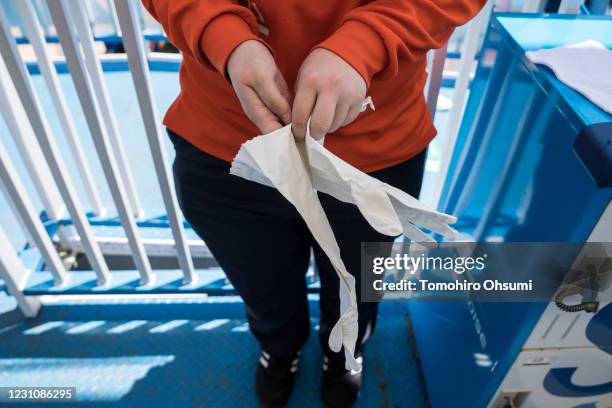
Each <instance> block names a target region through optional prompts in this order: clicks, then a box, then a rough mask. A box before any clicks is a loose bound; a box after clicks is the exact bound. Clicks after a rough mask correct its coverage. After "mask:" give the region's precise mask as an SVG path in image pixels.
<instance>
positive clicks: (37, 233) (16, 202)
mask: <svg viewBox="0 0 612 408" xmlns="http://www.w3.org/2000/svg"><path fill="white" fill-rule="evenodd" d="M0 180H1V181H2V187H3V188H4V191H5V192H6V195H7V201H8V202H9V204H10V205H11V207H13V210H14V211H15V212H16V213H17V214H19V217H20V218H21V221H22V222H23V224H24V225H25V227H26V230H27V231H28V232H29V234H30V237H31V238H32V240H33V241H34V243H35V244H36V247H37V248H38V250H39V251H40V252H41V254H42V256H43V258H44V259H45V263H46V266H47V268H48V269H49V271H50V272H51V273H52V274H53V278H54V280H55V283H56V284H58V285H61V284H62V283H64V282H65V281H66V279H67V275H66V269H65V268H64V264H63V263H62V260H61V259H60V257H59V255H58V254H57V251H56V250H55V247H54V246H53V242H51V238H49V234H47V230H46V229H45V226H44V225H43V223H42V222H41V221H40V218H38V214H37V213H36V209H35V208H34V205H33V204H32V202H31V201H30V197H28V193H27V192H26V189H25V187H24V186H23V183H22V182H21V177H19V174H17V170H16V169H15V166H13V163H12V161H11V158H10V156H9V154H8V152H7V151H6V149H5V148H4V146H3V145H2V143H0Z"/></svg>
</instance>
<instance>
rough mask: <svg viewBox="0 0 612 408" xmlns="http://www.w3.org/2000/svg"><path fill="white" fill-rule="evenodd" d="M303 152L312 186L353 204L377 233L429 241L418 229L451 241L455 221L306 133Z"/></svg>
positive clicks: (455, 232) (430, 240) (453, 237)
mask: <svg viewBox="0 0 612 408" xmlns="http://www.w3.org/2000/svg"><path fill="white" fill-rule="evenodd" d="M305 140H306V151H307V152H308V163H309V165H310V173H311V177H312V185H313V187H314V188H315V189H316V190H318V191H321V192H323V193H327V194H329V195H331V196H333V197H335V198H336V199H338V200H340V201H344V202H345V203H350V204H355V205H356V206H357V208H359V211H360V212H361V214H362V215H363V217H364V218H365V219H366V220H367V221H368V223H369V224H370V225H371V226H372V227H373V228H374V229H375V230H376V231H378V232H380V233H381V234H385V235H390V236H396V235H400V234H403V235H405V236H406V237H408V238H410V239H412V240H413V241H415V242H433V241H434V240H433V238H431V237H430V236H429V235H427V234H425V233H424V232H423V231H421V230H420V229H419V228H418V227H423V228H426V229H428V230H430V231H432V232H436V233H438V234H441V235H442V236H444V237H445V238H447V239H451V240H452V239H455V238H456V236H457V231H456V230H454V229H453V228H451V227H449V224H454V223H455V222H456V221H457V219H456V218H455V217H453V216H450V215H447V214H443V213H440V212H437V211H436V210H434V209H432V208H429V207H427V206H426V205H425V204H423V203H422V202H420V201H419V200H417V199H416V198H414V197H412V196H411V195H410V194H407V193H405V192H403V191H402V190H400V189H397V188H395V187H393V186H390V185H389V184H387V183H383V182H381V181H380V180H378V179H375V178H374V177H371V176H369V175H367V174H365V173H364V172H362V171H360V170H358V169H356V168H355V167H353V166H351V165H350V164H348V163H347V162H345V161H344V160H342V159H340V158H339V157H337V156H336V155H334V154H333V153H332V152H330V151H329V150H327V149H326V148H325V147H323V145H322V144H320V143H319V142H317V141H316V140H314V139H313V138H312V137H310V134H309V133H308V132H307V133H306V138H305Z"/></svg>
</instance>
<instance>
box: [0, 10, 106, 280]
mask: <svg viewBox="0 0 612 408" xmlns="http://www.w3.org/2000/svg"><path fill="white" fill-rule="evenodd" d="M0 54H2V56H3V58H4V62H5V63H6V67H7V69H8V71H9V73H10V76H11V78H12V80H13V84H14V85H15V89H16V90H17V93H18V95H19V97H20V99H21V102H22V104H23V106H24V108H25V111H26V113H27V116H28V118H29V120H30V124H31V125H32V129H33V130H34V134H35V135H36V137H37V139H38V143H39V144H40V147H41V149H42V151H43V154H44V156H45V157H46V158H47V163H48V165H49V169H50V170H51V174H52V175H53V178H54V180H55V183H56V185H57V187H58V189H59V191H60V194H61V195H62V198H63V199H64V202H65V203H66V207H67V209H68V212H69V214H70V217H71V218H72V222H73V223H74V226H75V228H76V230H77V231H78V233H79V235H80V238H81V242H82V243H83V247H84V249H85V254H86V255H87V258H88V260H89V263H90V264H91V266H92V268H93V270H94V271H95V272H96V274H97V276H98V283H100V284H105V283H107V282H108V280H109V278H110V276H109V272H108V267H107V265H106V261H105V260H104V257H103V256H102V252H101V251H100V248H99V247H98V244H96V242H95V241H94V238H93V233H92V231H91V227H90V225H89V223H88V221H87V218H86V217H85V212H84V211H83V210H82V206H81V203H80V201H79V198H78V196H77V194H76V190H75V188H74V184H73V183H72V179H71V178H70V175H69V172H68V169H67V168H66V167H65V165H64V162H63V159H62V154H61V152H60V150H59V147H58V146H57V144H56V142H55V139H54V138H53V136H52V134H51V130H50V128H49V126H48V124H47V121H46V119H45V117H44V115H43V113H42V112H43V111H42V108H41V107H40V103H39V102H38V98H37V97H36V94H35V93H34V90H33V88H32V83H31V82H30V77H29V75H28V73H27V71H26V68H25V65H24V64H23V61H22V60H21V56H20V55H19V52H18V51H17V47H16V44H15V41H14V39H13V37H12V35H11V32H10V28H9V24H8V21H7V19H6V16H5V14H4V11H3V10H2V8H1V7H0Z"/></svg>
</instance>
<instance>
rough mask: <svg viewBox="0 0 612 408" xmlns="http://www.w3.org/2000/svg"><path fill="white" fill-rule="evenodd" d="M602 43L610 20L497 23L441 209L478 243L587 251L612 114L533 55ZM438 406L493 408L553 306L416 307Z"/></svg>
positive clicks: (609, 39)
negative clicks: (530, 54)
mask: <svg viewBox="0 0 612 408" xmlns="http://www.w3.org/2000/svg"><path fill="white" fill-rule="evenodd" d="M587 39H594V40H597V41H599V42H601V43H603V44H604V45H606V46H607V47H608V48H612V19H611V18H609V17H588V16H560V15H550V16H549V15H541V14H540V15H535V14H534V15H525V14H495V15H494V16H493V17H492V19H491V23H490V27H489V30H488V32H487V35H486V37H485V42H484V45H483V49H482V53H481V58H480V62H479V66H478V69H477V71H476V76H475V78H474V80H473V82H472V84H471V87H470V98H469V101H468V104H467V107H466V112H465V116H464V120H463V124H462V127H461V130H460V132H459V136H458V139H457V145H456V150H455V152H454V155H453V158H452V161H451V165H450V171H449V177H448V179H447V180H446V183H445V188H444V190H443V194H442V200H441V203H442V204H441V206H440V209H441V210H442V211H444V212H447V213H452V214H454V215H456V216H457V217H458V219H459V223H458V228H459V230H460V231H461V232H464V233H467V234H470V235H471V236H472V237H473V238H474V239H475V240H476V241H485V240H493V241H506V242H582V241H585V240H586V239H587V237H588V236H589V234H590V232H591V231H592V229H593V227H594V225H595V224H596V223H597V222H598V220H599V219H600V217H601V215H602V213H603V212H604V210H605V208H606V207H607V205H608V203H609V202H610V200H611V198H612V171H610V169H611V167H610V166H611V165H612V157H611V155H612V151H611V147H612V116H611V115H609V114H607V113H606V112H604V111H603V110H601V109H600V108H598V107H597V106H595V105H593V104H592V103H591V102H590V101H589V100H587V99H586V98H585V97H583V96H582V95H580V94H579V93H577V92H575V91H573V90H572V89H570V88H569V87H567V86H565V85H564V84H562V83H561V82H559V81H558V80H557V79H556V78H555V77H554V75H553V74H552V73H551V71H550V70H548V69H547V68H545V67H542V66H536V65H534V64H533V63H531V62H530V61H529V60H528V59H527V58H526V56H525V51H528V50H534V49H540V48H551V47H555V46H560V45H565V44H573V43H577V42H582V41H585V40H587ZM409 307H410V312H411V318H412V322H413V328H414V331H415V337H416V342H417V347H418V350H419V354H420V357H421V362H422V367H423V371H424V375H425V380H426V384H427V390H428V394H429V400H430V402H431V405H432V407H434V408H437V407H470V408H472V407H485V406H486V405H487V404H488V403H489V401H490V400H491V398H492V397H493V395H494V393H495V391H496V389H497V387H498V386H499V384H500V383H501V381H502V380H503V378H504V376H505V375H506V373H507V372H508V369H509V368H510V366H511V364H512V363H513V362H514V360H515V359H516V357H517V355H518V353H519V351H520V349H521V347H522V345H523V344H524V342H525V340H526V338H527V337H528V336H529V334H530V333H531V331H532V329H533V327H534V325H535V324H536V322H537V320H538V318H539V317H540V315H541V313H542V311H543V310H544V308H545V307H546V304H545V303H477V302H471V301H470V300H469V299H468V300H467V301H466V302H465V303H459V302H458V303H411V304H410V305H409Z"/></svg>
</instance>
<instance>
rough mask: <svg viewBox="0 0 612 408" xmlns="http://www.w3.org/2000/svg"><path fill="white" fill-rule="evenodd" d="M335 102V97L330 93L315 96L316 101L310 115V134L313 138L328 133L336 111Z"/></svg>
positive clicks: (319, 137) (318, 137)
mask: <svg viewBox="0 0 612 408" xmlns="http://www.w3.org/2000/svg"><path fill="white" fill-rule="evenodd" d="M336 103H337V100H336V98H335V97H334V96H332V95H330V94H319V95H318V96H317V102H316V104H315V107H314V109H313V110H312V116H311V117H310V135H311V136H312V137H313V138H315V139H317V140H318V139H321V138H322V137H324V136H325V135H326V134H328V133H329V129H330V128H331V125H332V121H333V120H334V114H335V112H336Z"/></svg>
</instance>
